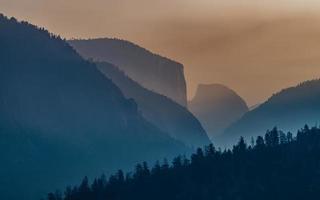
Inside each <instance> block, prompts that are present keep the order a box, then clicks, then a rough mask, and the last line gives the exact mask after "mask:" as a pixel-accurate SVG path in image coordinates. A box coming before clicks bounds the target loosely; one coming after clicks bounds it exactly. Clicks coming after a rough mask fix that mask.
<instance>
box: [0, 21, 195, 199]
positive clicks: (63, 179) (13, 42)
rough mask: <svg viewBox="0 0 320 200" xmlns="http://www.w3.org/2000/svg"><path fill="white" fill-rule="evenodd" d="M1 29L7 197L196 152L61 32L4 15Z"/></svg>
mask: <svg viewBox="0 0 320 200" xmlns="http://www.w3.org/2000/svg"><path fill="white" fill-rule="evenodd" d="M0 27H1V28H0V111H1V112H0V162H1V170H0V177H1V178H0V185H1V186H3V187H1V189H0V198H1V199H12V200H15V199H26V200H29V199H39V198H40V196H39V195H45V194H46V192H48V191H49V190H50V189H51V188H52V187H54V188H60V187H63V186H65V184H66V183H67V182H68V183H70V182H74V181H78V180H79V178H80V177H82V175H83V174H87V175H89V176H94V175H97V174H100V173H103V172H105V173H109V172H111V171H113V170H115V169H119V168H120V167H121V168H123V167H124V168H126V167H127V166H132V165H133V164H135V163H137V162H140V161H144V160H155V159H161V158H164V157H170V156H172V155H175V154H177V153H184V152H188V151H189V149H188V148H186V147H185V146H184V145H183V144H182V143H180V142H178V141H176V140H174V139H173V138H172V137H169V136H168V134H167V133H164V132H163V131H161V130H160V129H159V128H157V127H155V126H154V125H153V124H151V123H150V122H148V121H146V120H145V119H144V118H143V117H142V116H141V114H140V113H139V112H138V110H137V109H138V108H137V104H136V102H135V101H134V100H132V99H126V98H125V97H124V96H123V94H122V92H121V91H120V89H119V88H118V87H117V86H116V85H115V84H114V83H113V82H112V81H111V80H110V79H108V78H106V77H105V76H104V75H103V74H102V73H101V72H100V71H99V70H97V68H96V66H95V64H93V63H91V62H88V61H85V60H84V59H83V58H82V57H81V56H80V55H78V53H77V52H76V51H75V50H74V49H73V48H72V47H71V46H70V45H69V44H68V43H66V41H64V40H62V39H61V38H60V37H58V36H55V35H53V34H51V33H49V32H48V31H46V30H44V29H42V28H41V29H39V28H37V27H36V26H34V25H31V24H29V23H27V22H18V21H17V20H16V19H14V18H11V19H8V18H6V17H5V16H3V15H0ZM57 174H59V176H57ZM17 191H19V192H17Z"/></svg>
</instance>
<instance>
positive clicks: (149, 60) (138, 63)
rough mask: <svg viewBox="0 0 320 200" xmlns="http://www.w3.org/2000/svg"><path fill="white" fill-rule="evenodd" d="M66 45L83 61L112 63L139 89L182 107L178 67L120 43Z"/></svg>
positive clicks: (76, 42) (183, 99) (183, 85)
mask: <svg viewBox="0 0 320 200" xmlns="http://www.w3.org/2000/svg"><path fill="white" fill-rule="evenodd" d="M69 43H70V44H71V45H72V46H73V47H74V48H75V49H76V50H77V51H78V52H79V53H80V54H81V55H82V56H84V57H85V58H92V59H94V60H97V61H106V62H109V63H112V64H114V65H116V66H118V67H119V68H120V69H121V70H122V71H124V72H125V73H126V74H127V75H128V76H129V77H130V78H132V79H133V80H135V81H137V82H138V83H139V84H140V85H142V86H143V87H145V88H147V89H149V90H154V91H156V92H157V93H160V94H162V95H165V96H167V97H169V98H171V99H173V100H175V101H176V102H178V103H180V104H181V105H183V106H186V104H187V97H186V96H187V94H186V93H187V92H186V81H185V78H184V72H183V66H182V64H180V63H177V62H175V61H172V60H169V59H167V58H164V57H161V56H159V55H156V54H154V53H151V52H150V51H148V50H146V49H144V48H142V47H139V46H138V45H135V44H133V43H131V42H128V41H124V40H118V39H107V38H103V39H93V40H72V41H69Z"/></svg>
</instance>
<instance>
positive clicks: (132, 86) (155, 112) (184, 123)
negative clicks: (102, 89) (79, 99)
mask: <svg viewBox="0 0 320 200" xmlns="http://www.w3.org/2000/svg"><path fill="white" fill-rule="evenodd" d="M97 67H98V69H99V70H100V71H101V72H102V73H103V74H105V75H106V76H107V77H108V78H110V79H111V80H112V81H113V82H114V83H115V84H116V85H117V86H118V87H119V88H120V89H121V91H122V92H123V94H124V95H125V96H126V97H127V98H133V99H134V100H135V101H136V102H137V104H138V110H139V111H141V113H142V115H143V116H144V118H146V119H147V120H149V121H150V122H151V123H152V124H155V125H156V126H157V127H159V129H161V130H163V131H165V132H167V133H169V134H170V136H172V137H173V138H175V139H177V140H179V141H181V142H183V143H184V144H186V145H188V146H193V147H199V146H203V145H207V144H209V143H210V140H209V138H208V136H207V134H206V132H205V131H204V129H203V128H202V126H201V124H200V123H199V121H198V120H197V119H196V118H195V117H194V116H193V115H192V114H191V113H190V112H189V111H188V110H187V108H185V107H183V106H181V105H180V104H178V103H176V102H174V101H173V100H171V99H170V98H168V97H165V96H163V95H160V94H158V93H155V92H153V91H150V90H148V89H146V88H144V87H142V86H141V85H139V84H138V83H137V82H135V81H134V80H132V79H131V78H130V77H128V76H127V75H126V74H125V73H124V72H122V71H121V70H119V69H118V68H117V67H116V66H114V65H112V64H109V63H106V62H100V63H97Z"/></svg>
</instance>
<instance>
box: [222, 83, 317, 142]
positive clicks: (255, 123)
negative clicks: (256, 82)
mask: <svg viewBox="0 0 320 200" xmlns="http://www.w3.org/2000/svg"><path fill="white" fill-rule="evenodd" d="M319 102H320V80H311V81H306V82H303V83H301V84H299V85H297V86H295V87H291V88H287V89H284V90H282V91H280V92H279V93H277V94H274V95H273V96H272V97H270V98H269V99H268V100H267V101H266V102H265V103H263V104H261V105H259V106H258V107H257V108H255V109H254V110H252V111H249V112H248V113H246V114H245V115H244V116H243V117H242V118H241V119H240V120H238V121H237V122H235V123H234V124H232V125H231V126H230V127H228V128H227V129H226V131H225V133H224V138H223V142H226V143H227V144H230V143H232V142H234V141H235V140H236V139H238V138H239V137H240V136H245V137H246V138H247V139H250V137H252V136H257V135H258V134H261V132H263V130H266V129H267V128H270V127H274V126H277V127H278V128H281V129H283V130H288V131H294V130H296V129H297V128H298V127H302V126H303V125H305V124H310V125H316V124H318V122H319V121H320V104H319Z"/></svg>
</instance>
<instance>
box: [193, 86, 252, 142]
mask: <svg viewBox="0 0 320 200" xmlns="http://www.w3.org/2000/svg"><path fill="white" fill-rule="evenodd" d="M188 107H189V109H190V110H191V112H192V113H193V114H195V115H196V116H197V117H198V119H199V120H200V121H201V123H202V125H203V126H204V128H205V130H206V131H207V133H208V134H209V136H210V137H211V138H213V139H214V138H215V136H219V135H220V134H222V133H223V131H224V129H225V128H227V127H228V126H229V125H231V124H232V123H233V122H235V121H237V120H238V119H240V118H241V117H242V115H244V114H245V113H246V112H247V111H248V110H249V109H248V106H247V104H246V102H245V101H244V100H243V99H242V98H241V97H240V96H239V95H238V94H237V93H235V92H234V91H233V90H231V89H229V88H228V87H226V86H224V85H220V84H209V85H204V84H201V85H199V86H198V89H197V92H196V95H195V97H194V98H193V99H192V100H191V101H190V102H189V105H188Z"/></svg>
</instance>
